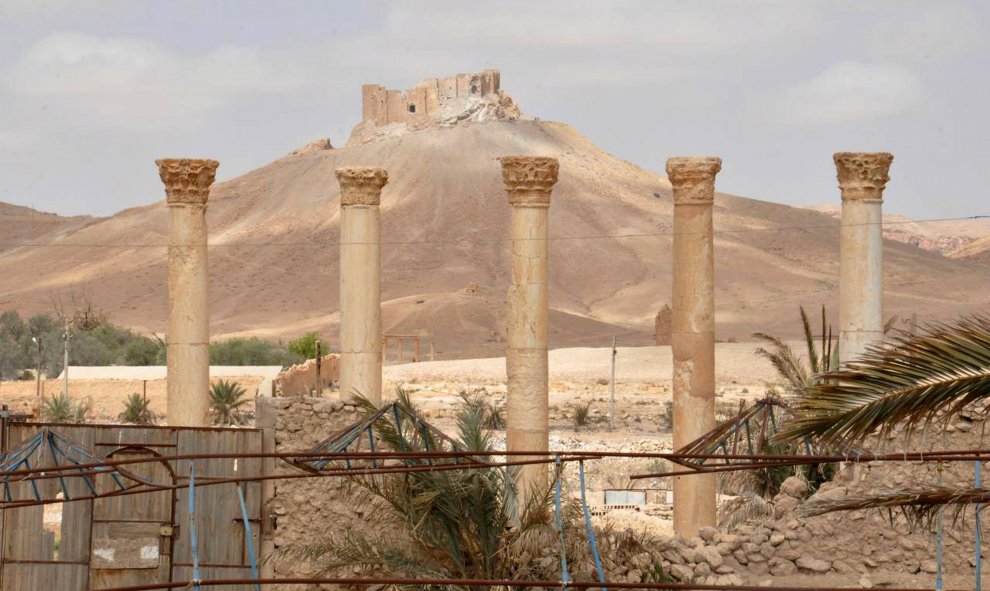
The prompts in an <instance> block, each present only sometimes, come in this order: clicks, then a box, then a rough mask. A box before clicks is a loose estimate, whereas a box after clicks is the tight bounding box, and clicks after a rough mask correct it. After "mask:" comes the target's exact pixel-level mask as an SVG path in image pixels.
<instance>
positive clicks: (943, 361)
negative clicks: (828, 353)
mask: <svg viewBox="0 0 990 591" xmlns="http://www.w3.org/2000/svg"><path fill="white" fill-rule="evenodd" d="M821 378H822V379H821V380H820V381H819V383H816V384H814V385H812V386H810V387H809V388H808V390H807V395H806V396H804V397H802V398H801V400H799V401H798V403H797V405H796V408H795V418H794V419H793V420H792V421H790V422H788V424H787V426H786V427H785V428H784V429H783V431H782V433H780V434H779V435H778V440H793V439H804V438H806V437H814V438H817V439H818V440H819V442H822V443H827V444H829V445H832V446H839V447H848V446H849V445H851V444H853V443H854V442H857V441H861V440H862V439H864V438H865V437H867V436H869V435H871V434H873V433H875V432H879V433H880V434H881V435H883V434H887V433H889V432H890V431H891V430H892V429H893V428H894V427H895V426H896V425H898V424H904V426H905V429H906V430H907V431H908V432H910V431H912V430H914V429H916V428H917V427H919V426H924V425H928V424H930V423H931V422H933V421H934V420H935V419H936V418H937V417H939V416H943V415H944V416H951V415H953V414H955V413H956V412H958V411H959V410H961V409H962V408H963V407H964V406H966V405H967V404H969V403H971V402H973V401H975V400H978V399H981V398H984V397H986V396H988V395H990V318H987V317H984V316H974V317H970V318H963V319H960V320H958V321H956V322H954V323H951V324H945V323H939V324H932V325H928V326H926V327H925V328H924V329H923V331H922V332H921V333H920V334H918V335H911V334H908V333H903V332H901V333H898V334H896V335H895V336H893V337H892V340H891V342H890V343H889V344H888V345H886V346H884V345H874V346H872V347H870V348H868V350H867V352H866V353H864V354H863V355H862V356H861V357H860V358H859V359H857V360H856V361H853V362H851V363H849V364H848V365H847V366H846V367H845V368H844V369H841V370H839V371H835V372H831V373H828V374H824V375H822V376H821Z"/></svg>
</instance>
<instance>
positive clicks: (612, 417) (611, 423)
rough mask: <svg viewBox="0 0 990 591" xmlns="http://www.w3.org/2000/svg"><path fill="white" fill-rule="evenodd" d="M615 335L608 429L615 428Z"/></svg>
mask: <svg viewBox="0 0 990 591" xmlns="http://www.w3.org/2000/svg"><path fill="white" fill-rule="evenodd" d="M615 353H616V351H615V337H614V336H613V337H612V379H611V381H610V382H609V389H610V390H611V391H612V392H611V396H612V397H611V402H610V403H609V407H608V430H609V431H614V430H615Z"/></svg>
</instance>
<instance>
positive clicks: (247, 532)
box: [237, 485, 261, 591]
mask: <svg viewBox="0 0 990 591" xmlns="http://www.w3.org/2000/svg"><path fill="white" fill-rule="evenodd" d="M237 500H239V501H240V502H241V519H243V520H244V538H245V540H247V549H248V559H249V560H250V561H251V576H252V577H254V580H255V581H257V580H258V560H257V558H256V557H255V555H254V538H253V537H252V535H251V521H250V519H248V510H247V503H245V502H244V489H242V488H241V487H240V485H238V486H237ZM254 589H255V591H261V583H255V584H254Z"/></svg>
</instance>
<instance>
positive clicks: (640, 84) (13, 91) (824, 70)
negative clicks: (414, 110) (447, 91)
mask: <svg viewBox="0 0 990 591" xmlns="http://www.w3.org/2000/svg"><path fill="white" fill-rule="evenodd" d="M988 33H990V8H988V3H987V2H986V1H983V0H972V1H965V0H939V1H935V0H919V1H911V0H890V1H886V0H871V1H869V2H863V1H861V0H849V1H842V0H823V1H813V0H802V1H796V0H779V1H775V0H724V1H720V2H707V1H699V0H690V1H688V0H677V1H674V0H669V1H657V0H644V1H640V2H637V1H629V2H606V1H603V0H595V1H591V2H579V1H576V0H562V1H552V2H549V1H548V2H543V1H540V0H525V1H521V2H493V1H483V2H473V1H470V0H456V1H453V2H439V1H433V2H428V3H427V2H416V3H413V2H325V1H322V0H321V1H287V0H286V1H275V0H269V1H265V2H261V1H249V0H227V1H219V0H218V1H205V0H195V1H189V2H178V1H170V2H166V1H151V0H120V1H115V0H66V1H55V0H0V113H2V115H0V201H8V202H13V203H18V204H23V205H29V206H32V207H36V208H38V209H42V210H46V211H55V212H58V213H62V214H81V213H88V214H98V215H106V214H110V213H113V212H115V211H118V210H120V209H123V208H126V207H131V206H134V205H140V204H143V203H147V202H150V201H154V200H157V199H160V198H161V197H162V196H163V192H162V186H161V183H160V181H159V180H158V178H157V171H156V168H155V165H154V162H153V161H154V159H155V158H161V157H168V156H193V157H196V156H200V157H204V156H205V157H212V158H216V159H218V160H220V162H221V167H220V171H219V176H220V178H230V177H233V176H236V175H239V174H242V173H244V172H247V171H249V170H251V169H253V168H256V167H258V166H261V165H264V164H266V163H268V162H270V161H272V160H274V159H275V158H278V157H280V156H282V155H284V154H286V153H287V152H289V151H291V150H293V149H295V148H297V147H299V146H301V145H303V144H305V143H307V142H309V141H311V140H313V139H316V138H319V137H327V136H329V137H330V138H331V140H332V142H333V143H334V144H335V145H342V144H343V143H344V142H345V141H346V139H347V135H348V134H349V133H350V130H351V127H353V125H354V124H355V123H357V122H358V121H359V120H360V117H361V100H360V99H361V89H360V86H361V84H362V83H372V82H374V83H381V84H385V85H386V86H388V87H390V88H406V87H408V86H411V85H412V84H414V83H415V82H417V81H419V80H421V79H422V78H427V77H439V76H447V75H451V74H454V73H457V72H474V71H480V70H482V69H484V68H498V69H500V70H501V71H502V87H503V89H505V90H506V91H507V92H508V93H509V94H511V95H512V96H513V97H514V98H515V99H516V101H517V102H518V104H519V105H520V106H521V107H522V109H523V111H524V112H525V113H526V114H527V115H529V116H537V117H540V118H542V119H547V120H555V121H563V122H566V123H569V124H571V125H573V126H574V127H576V128H577V129H578V130H579V131H580V132H582V133H584V134H585V135H586V136H588V137H589V138H590V139H591V140H592V141H594V142H595V143H597V144H598V145H599V146H600V147H601V148H603V149H604V150H606V151H608V152H610V153H612V154H614V155H616V156H618V157H620V158H623V159H626V160H629V161H632V162H634V163H636V164H638V165H640V166H642V167H645V168H648V169H652V170H656V171H662V170H663V163H664V161H665V160H666V158H667V157H669V156H672V155H708V154H711V155H718V156H721V157H722V159H723V163H724V164H723V169H722V173H721V174H720V175H719V177H718V188H719V189H720V190H722V191H726V192H730V193H735V194H738V195H745V196H750V197H756V198H760V199H766V200H771V201H780V202H785V203H793V204H817V203H838V189H837V188H836V183H835V169H834V166H833V164H832V160H831V155H832V152H834V151H839V150H843V151H845V150H885V151H890V152H893V153H894V155H895V159H894V164H893V167H892V169H891V177H892V181H891V183H890V184H889V185H888V189H887V193H886V203H885V209H886V211H888V212H898V213H905V214H908V215H911V216H913V217H916V218H930V217H946V216H964V215H973V214H990V195H988V193H990V191H988V188H987V182H986V177H987V175H986V171H987V169H988V166H990V148H988V146H990V115H988V108H990V42H988Z"/></svg>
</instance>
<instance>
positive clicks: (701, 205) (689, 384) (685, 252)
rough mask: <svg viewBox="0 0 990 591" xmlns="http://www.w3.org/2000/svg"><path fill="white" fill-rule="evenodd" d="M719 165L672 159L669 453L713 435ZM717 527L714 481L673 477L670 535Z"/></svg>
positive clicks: (711, 161)
mask: <svg viewBox="0 0 990 591" xmlns="http://www.w3.org/2000/svg"><path fill="white" fill-rule="evenodd" d="M721 169H722V160H721V159H719V158H710V157H709V158H670V159H669V160H667V178H668V179H669V180H670V183H671V186H672V187H673V189H674V289H673V305H672V308H673V317H672V319H671V335H670V344H671V349H672V353H673V360H674V364H673V378H672V381H673V390H674V405H673V406H674V408H673V414H674V417H673V419H674V449H680V448H681V447H683V446H684V445H686V444H688V443H690V442H691V441H694V440H695V439H697V438H698V437H700V436H701V435H704V434H705V433H707V432H708V431H711V430H712V429H714V428H715V259H714V252H713V236H712V205H713V203H714V202H715V175H716V174H717V173H718V171H719V170H721ZM714 526H715V476H714V475H713V474H708V475H703V476H701V475H699V476H679V477H675V478H674V531H675V532H676V533H677V534H678V535H681V536H684V537H689V536H695V535H697V534H698V530H699V528H702V527H714Z"/></svg>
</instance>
